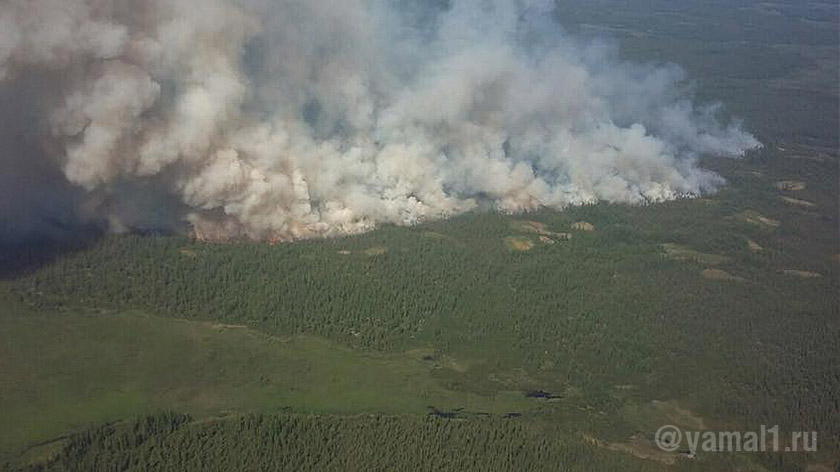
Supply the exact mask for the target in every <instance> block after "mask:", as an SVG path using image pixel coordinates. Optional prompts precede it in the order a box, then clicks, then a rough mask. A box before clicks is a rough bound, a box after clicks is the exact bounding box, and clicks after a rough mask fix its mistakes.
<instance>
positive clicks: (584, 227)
mask: <svg viewBox="0 0 840 472" xmlns="http://www.w3.org/2000/svg"><path fill="white" fill-rule="evenodd" d="M572 229H573V230H575V231H585V232H587V233H591V232H593V231H595V225H593V224H592V223H589V222H586V221H578V222H577V223H575V224H573V225H572Z"/></svg>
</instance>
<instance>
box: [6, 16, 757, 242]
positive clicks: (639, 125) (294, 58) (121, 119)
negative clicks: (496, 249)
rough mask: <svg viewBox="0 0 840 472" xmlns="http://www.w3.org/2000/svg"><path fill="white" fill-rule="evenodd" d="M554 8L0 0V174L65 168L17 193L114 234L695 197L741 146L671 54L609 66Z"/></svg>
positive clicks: (343, 229) (212, 231)
mask: <svg viewBox="0 0 840 472" xmlns="http://www.w3.org/2000/svg"><path fill="white" fill-rule="evenodd" d="M558 15H562V11H556V8H555V6H554V4H553V3H552V2H548V1H540V0H451V1H446V0H437V1H431V0H427V1H423V2H420V1H411V0H342V1H334V0H143V1H132V0H4V1H3V2H2V3H0V99H3V103H11V101H10V100H11V98H10V97H25V98H16V99H15V100H16V102H15V103H17V105H16V109H8V108H7V109H5V110H3V112H2V115H3V116H2V120H3V121H4V122H15V123H18V125H20V124H21V123H25V124H26V127H27V129H29V133H30V134H32V135H33V136H35V137H31V138H29V139H27V140H24V141H25V143H23V144H21V142H20V141H21V140H20V139H17V138H14V137H12V138H9V137H6V136H4V135H0V137H3V139H4V141H3V142H2V143H0V145H2V146H3V149H4V151H3V152H4V153H5V156H4V163H5V167H6V169H5V170H4V173H6V174H7V176H12V177H14V176H15V175H16V172H17V173H19V172H21V171H20V170H19V169H21V168H23V167H24V166H22V163H23V162H26V163H27V166H25V167H26V168H31V167H32V161H33V160H37V161H39V162H40V164H38V166H37V167H38V168H39V169H44V170H43V172H53V173H58V174H59V175H62V176H63V177H62V178H63V179H66V181H67V182H69V184H70V185H60V184H59V185H56V184H55V183H54V180H55V179H54V178H51V179H34V180H33V185H35V186H36V187H37V185H39V183H50V184H49V185H46V184H45V185H44V187H43V188H39V189H37V191H36V193H39V194H46V195H49V194H51V193H52V192H58V191H59V190H58V189H57V188H58V187H61V189H60V191H61V192H70V193H73V194H74V195H75V197H74V198H76V199H78V200H79V202H78V205H77V206H78V208H77V211H78V212H79V214H80V215H85V216H86V217H90V218H106V219H108V220H109V221H110V222H111V225H112V227H113V228H114V229H117V230H118V229H120V228H125V227H144V226H149V227H151V226H154V225H172V224H176V222H178V221H182V222H185V223H186V224H187V225H188V226H187V227H189V228H191V229H192V231H194V232H195V234H196V235H198V236H199V237H207V238H222V237H236V236H239V237H241V236H247V237H252V238H260V239H261V238H278V239H295V238H301V237H313V236H327V235H336V234H346V233H354V232H359V231H364V230H367V229H370V228H372V227H373V226H375V225H376V224H377V223H382V222H389V223H396V224H413V223H416V222H419V221H423V220H428V219H433V218H441V217H446V216H448V215H452V214H456V213H459V212H464V211H467V210H469V209H471V208H474V207H476V206H478V205H492V206H493V207H495V208H497V209H499V210H502V211H511V212H514V211H522V210H528V209H535V208H538V207H541V206H547V207H554V208H563V207H565V206H568V205H574V204H583V203H590V202H596V201H599V200H605V201H610V202H626V203H642V202H657V201H662V200H668V199H673V198H678V197H681V196H688V195H697V194H700V193H703V192H708V191H713V190H714V189H715V188H716V187H717V186H719V185H720V184H721V183H722V180H721V178H720V177H718V176H716V175H715V174H713V173H711V172H708V171H705V170H702V169H701V168H700V167H698V164H697V161H698V159H699V158H700V157H701V156H703V155H707V154H713V155H727V156H737V155H741V154H743V153H744V152H745V151H746V150H749V149H751V148H754V147H756V146H758V142H757V141H756V140H755V139H754V138H753V137H752V136H751V135H750V134H748V133H746V132H744V131H743V130H742V129H741V128H740V124H739V123H737V122H734V123H729V124H726V123H722V121H721V119H720V118H719V117H718V116H717V115H718V110H717V109H716V108H715V107H697V106H695V105H694V104H693V103H692V101H691V94H690V90H689V88H688V87H687V85H686V78H685V77H684V76H683V74H682V72H681V71H680V70H679V69H678V68H676V67H663V66H657V67H654V66H650V65H635V64H628V63H622V62H620V61H619V60H617V58H616V55H615V53H614V50H613V49H611V48H609V47H605V46H603V45H598V44H585V43H584V42H582V41H578V40H575V39H573V38H570V37H568V36H567V35H565V34H564V33H563V32H562V31H561V30H560V27H559V26H558V23H557V17H558ZM13 138H14V139H13ZM12 141H13V142H12ZM7 161H8V162H7ZM56 171H58V172H56ZM30 173H31V172H30ZM30 180H32V179H30ZM68 187H69V189H68ZM29 191H30V192H32V190H31V189H30V190H29ZM5 198H9V199H11V198H14V196H13V195H9V196H4V199H5ZM64 201H69V200H64Z"/></svg>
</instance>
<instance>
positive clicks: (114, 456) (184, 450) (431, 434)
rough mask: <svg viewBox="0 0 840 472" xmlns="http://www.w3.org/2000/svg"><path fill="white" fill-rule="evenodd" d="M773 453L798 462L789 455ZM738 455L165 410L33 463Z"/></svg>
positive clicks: (606, 464)
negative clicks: (635, 450)
mask: <svg viewBox="0 0 840 472" xmlns="http://www.w3.org/2000/svg"><path fill="white" fill-rule="evenodd" d="M231 444H235V445H236V447H231ZM768 461H776V462H777V465H781V466H783V467H784V466H796V465H798V462H797V461H794V460H787V459H785V458H784V456H768ZM733 462H734V463H736V464H738V463H739V461H738V460H737V458H736V460H734V461H733V458H732V457H728V456H721V457H717V458H714V459H713V460H712V461H710V462H705V463H698V462H697V461H692V460H685V461H679V462H671V461H665V462H656V461H651V462H648V463H644V462H639V461H635V460H632V459H630V457H628V456H627V455H626V454H622V453H620V452H617V451H607V450H604V449H600V448H598V447H597V446H596V445H595V444H593V443H592V442H591V441H587V440H586V439H585V438H582V437H574V436H570V435H568V434H564V433H551V432H547V431H545V430H541V429H540V428H535V427H533V426H532V425H530V424H528V423H525V422H522V421H518V420H516V419H498V418H484V419H471V420H450V419H442V418H438V417H434V416H430V417H426V418H418V417H410V416H381V415H363V416H352V417H347V416H313V415H298V414H289V413H285V414H278V415H271V416H265V415H248V416H242V417H235V418H218V419H209V420H203V421H199V422H196V421H191V418H190V417H189V416H186V415H177V414H171V413H163V414H159V415H156V416H148V417H143V418H138V419H135V420H133V421H129V422H126V423H120V424H117V425H107V426H103V427H99V428H96V429H92V430H88V431H85V432H83V433H80V434H77V435H75V436H73V437H72V438H70V439H69V440H67V441H66V443H65V444H64V446H63V447H62V449H61V452H60V453H58V454H57V455H56V456H54V457H53V458H52V459H51V460H50V461H49V462H48V463H46V464H43V465H40V466H37V467H34V468H33V469H32V470H33V471H35V470H38V471H41V470H149V469H152V470H172V471H180V470H205V471H210V470H295V471H333V470H334V471H353V470H359V471H361V470H383V471H384V470H418V471H420V470H423V471H434V470H459V471H487V470H500V471H501V470H510V471H518V470H533V471H542V470H544V471H555V470H558V464H566V465H567V468H564V469H563V470H610V471H641V470H658V471H665V470H676V471H699V470H723V467H726V464H732V463H733ZM741 465H742V466H743V465H745V464H744V463H742V464H741Z"/></svg>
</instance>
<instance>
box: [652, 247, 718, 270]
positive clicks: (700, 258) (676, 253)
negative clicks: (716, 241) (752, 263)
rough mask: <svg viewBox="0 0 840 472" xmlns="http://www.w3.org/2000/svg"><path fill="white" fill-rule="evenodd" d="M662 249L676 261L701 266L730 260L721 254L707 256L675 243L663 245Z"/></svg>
mask: <svg viewBox="0 0 840 472" xmlns="http://www.w3.org/2000/svg"><path fill="white" fill-rule="evenodd" d="M662 249H663V250H665V256H666V257H668V258H669V259H673V260H675V261H694V262H699V263H701V264H709V265H718V264H723V263H725V262H727V261H728V260H729V258H728V257H726V256H722V255H720V254H707V253H703V252H700V251H696V250H694V249H691V248H690V247H687V246H682V245H679V244H673V243H665V244H663V245H662Z"/></svg>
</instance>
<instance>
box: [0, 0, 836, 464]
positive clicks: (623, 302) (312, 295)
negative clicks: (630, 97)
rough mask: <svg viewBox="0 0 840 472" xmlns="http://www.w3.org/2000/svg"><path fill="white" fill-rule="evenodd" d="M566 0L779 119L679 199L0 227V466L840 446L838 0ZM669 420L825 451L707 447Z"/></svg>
mask: <svg viewBox="0 0 840 472" xmlns="http://www.w3.org/2000/svg"><path fill="white" fill-rule="evenodd" d="M557 3H558V5H560V6H562V7H563V11H564V12H565V14H564V16H563V18H560V21H561V22H563V23H564V24H566V25H567V27H569V29H570V30H573V31H574V32H576V33H583V34H589V33H592V34H595V35H598V34H602V33H604V32H605V31H606V32H608V33H609V34H611V35H613V36H614V37H615V38H616V40H617V41H619V42H620V45H621V54H622V57H625V58H629V59H632V60H642V61H653V62H663V61H673V62H677V63H679V64H681V65H683V66H684V67H685V68H686V69H687V70H688V71H689V75H690V76H691V77H694V78H696V80H697V83H696V84H695V85H696V86H697V89H698V93H699V95H700V97H701V98H704V99H705V98H709V99H719V100H722V101H723V102H725V103H726V111H727V112H729V113H732V114H735V115H738V116H742V117H744V118H745V120H746V123H745V125H746V127H747V128H748V129H750V130H753V131H755V132H756V134H757V136H758V137H759V138H760V139H761V141H762V142H763V144H764V148H763V149H761V150H758V151H756V152H754V153H751V154H750V155H748V156H746V157H745V158H744V159H740V160H730V159H718V158H713V157H707V158H704V160H703V166H704V167H707V168H710V169H712V170H714V171H716V172H718V173H720V174H721V175H722V176H724V177H725V179H726V180H727V184H726V186H725V187H724V188H723V189H722V190H721V191H720V192H718V193H716V194H714V195H708V196H704V197H703V198H694V199H683V200H678V201H674V202H668V203H662V204H652V205H646V206H637V207H627V206H621V205H607V204H598V205H591V206H585V207H575V208H569V209H567V210H565V211H549V210H540V211H537V212H533V213H530V214H523V215H504V214H499V213H497V212H494V211H491V210H481V211H475V212H473V213H469V214H465V215H461V216H458V217H455V218H452V219H449V220H446V221H436V222H427V223H423V224H420V225H417V226H414V227H391V226H386V227H380V228H377V229H376V230H375V231H373V232H371V233H367V234H363V235H358V236H352V237H344V238H335V239H326V240H313V241H298V242H295V243H291V244H275V245H270V244H263V243H257V242H251V241H231V242H229V243H224V244H211V243H203V242H200V241H196V240H193V239H190V238H188V237H184V236H179V235H172V234H131V233H128V234H119V235H107V236H102V235H99V234H97V233H96V232H86V233H84V234H82V235H79V236H78V237H77V238H76V239H71V240H70V242H68V239H67V238H65V239H64V240H63V242H62V244H59V245H56V244H54V243H53V242H51V241H42V242H39V243H35V242H29V243H27V244H15V245H5V246H3V247H0V278H1V279H2V280H0V307H2V310H0V324H2V326H3V328H2V329H0V466H5V467H4V468H8V469H10V470H20V469H24V470H26V469H31V470H149V469H151V470H580V471H585V470H599V471H600V470H616V471H620V470H628V471H630V470H655V471H659V470H662V471H665V470H668V471H681V470H686V471H690V470H744V471H753V470H755V471H763V470H781V471H787V470H802V471H805V470H807V471H812V472H824V471H831V470H840V469H837V467H840V463H838V462H837V457H838V456H840V453H838V451H840V368H838V365H837V362H838V359H840V234H839V233H838V229H839V228H840V202H838V199H837V196H838V195H840V182H838V178H837V176H838V174H840V158H838V141H837V140H838V129H840V124H838V117H839V116H840V115H838V105H837V104H838V101H837V96H838V84H837V74H838V70H840V69H838V60H837V54H836V52H837V44H836V39H837V25H836V24H833V23H832V24H827V22H825V21H817V19H818V18H822V17H824V16H825V11H824V10H825V9H826V8H834V9H835V10H836V5H828V4H827V3H824V2H813V3H814V5H816V6H813V8H810V7H808V8H806V7H804V6H802V5H800V4H799V3H798V2H787V1H783V2H771V3H772V5H771V6H772V8H770V6H768V4H766V2H765V3H759V2H753V1H748V2H742V3H743V5H741V6H742V8H738V9H734V8H733V7H732V6H731V4H730V3H729V2H706V3H704V4H703V5H702V6H701V5H700V2H694V1H690V2H679V3H680V5H679V6H678V7H677V6H674V2H667V1H664V0H663V1H659V0H657V1H651V2H646V3H647V4H648V5H647V8H648V9H649V10H655V11H656V12H658V13H657V15H654V17H651V16H650V15H645V14H641V13H640V12H639V11H637V10H636V9H634V8H631V7H629V6H628V5H626V4H623V2H617V1H612V0H604V1H599V2H584V1H578V0H562V1H558V2H557ZM605 5H606V7H605ZM666 7H667V8H666ZM817 7H819V8H817ZM668 8H673V9H675V11H674V12H671V13H668V12H667V11H664V10H667V9H668ZM663 9H664V10H663ZM767 9H769V10H767ZM736 10H737V11H736ZM835 10H831V11H835ZM814 11H818V13H820V15H822V16H820V15H818V16H817V17H813V15H814V13H813V12H814ZM733 12H734V13H733ZM730 15H736V16H735V17H734V18H733V17H730ZM675 16H679V20H680V21H679V22H677V21H675V19H674V17H675ZM755 18H758V19H759V20H760V21H758V20H756V21H753V20H752V19H755ZM828 23H830V22H828ZM675 25H679V26H675ZM733 25H734V26H733ZM739 25H747V26H745V27H741V26H739ZM736 26H737V27H736ZM710 38H713V39H710ZM2 231H3V228H2V226H0V236H2ZM77 235H78V233H77ZM169 411H174V413H172V412H169ZM663 424H676V425H678V426H680V427H682V428H684V429H686V430H742V431H746V430H755V429H756V428H757V427H758V426H759V425H776V424H778V425H779V426H780V428H781V430H782V431H785V432H789V431H817V432H818V433H819V438H820V440H819V451H818V452H817V453H812V454H785V453H763V454H703V455H698V456H697V457H695V458H689V457H687V456H686V455H685V454H683V452H684V451H677V452H675V453H671V454H669V453H663V452H662V451H658V450H657V449H656V448H655V446H653V435H654V433H655V431H656V430H657V428H658V427H659V426H661V425H663Z"/></svg>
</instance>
